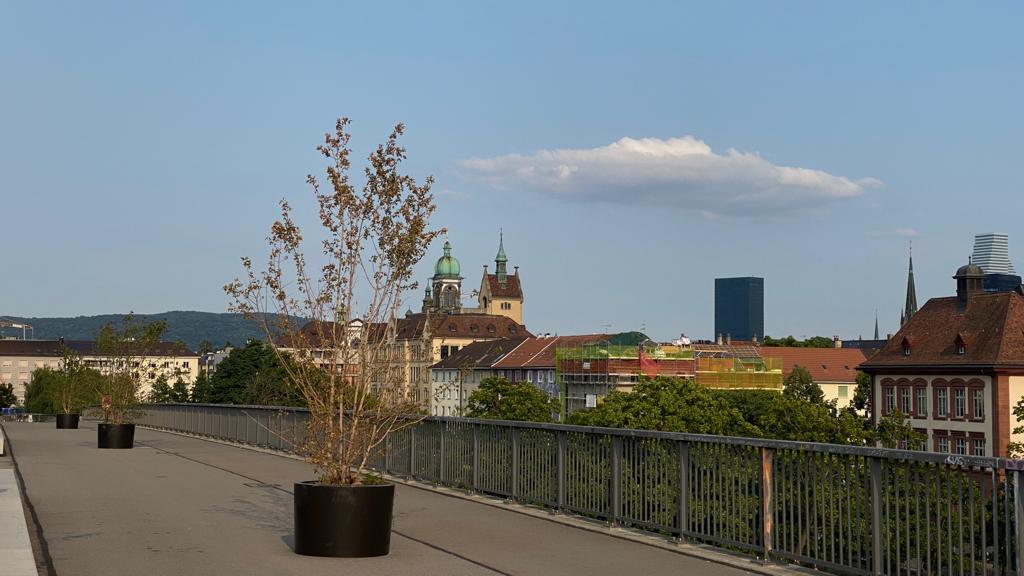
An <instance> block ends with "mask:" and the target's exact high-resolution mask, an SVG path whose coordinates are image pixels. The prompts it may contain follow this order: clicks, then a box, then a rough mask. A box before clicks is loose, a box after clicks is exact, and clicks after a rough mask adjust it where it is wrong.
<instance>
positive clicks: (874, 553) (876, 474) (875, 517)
mask: <svg viewBox="0 0 1024 576" xmlns="http://www.w3.org/2000/svg"><path fill="white" fill-rule="evenodd" d="M870 465H871V561H872V567H871V573H872V574H874V575H875V576H881V575H882V463H881V462H880V461H879V460H878V458H871V459H870Z"/></svg>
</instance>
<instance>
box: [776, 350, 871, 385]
mask: <svg viewBox="0 0 1024 576" xmlns="http://www.w3.org/2000/svg"><path fill="white" fill-rule="evenodd" d="M761 357H762V358H778V359H780V360H782V374H783V376H784V377H785V376H789V373H790V372H792V371H793V368H796V367H797V366H800V367H802V368H805V369H807V371H808V372H810V373H811V378H812V379H813V380H814V381H815V382H855V381H856V380H857V366H858V365H859V364H860V363H862V362H864V360H865V357H864V351H863V350H860V349H859V348H790V347H785V346H765V347H763V348H761Z"/></svg>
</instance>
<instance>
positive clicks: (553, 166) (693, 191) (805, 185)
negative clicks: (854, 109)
mask: <svg viewBox="0 0 1024 576" xmlns="http://www.w3.org/2000/svg"><path fill="white" fill-rule="evenodd" d="M459 167H460V169H461V171H462V172H463V173H464V174H465V175H467V176H469V177H471V178H476V179H478V180H480V181H483V182H485V183H487V184H489V185H491V186H494V187H496V188H499V189H512V188H524V187H525V188H528V189H532V190H535V191H538V192H541V193H544V194H548V195H551V196H555V197H559V198H564V199H567V200H577V201H595V200H596V201H604V202H612V203H620V204H637V203H641V204H648V205H656V206H666V207H673V208H680V209H685V210H694V211H696V212H698V213H699V214H702V215H704V216H705V217H707V216H709V215H718V214H733V215H754V214H761V213H766V212H774V213H781V212H793V211H799V210H803V209H814V208H822V207H825V206H827V205H829V204H832V203H834V202H836V201H840V200H843V199H846V198H853V197H856V196H859V195H861V194H862V193H863V192H864V189H865V188H869V187H875V186H880V185H881V182H879V181H878V180H875V179H874V178H863V179H859V180H850V179H849V178H845V177H842V176H833V175H831V174H829V173H827V172H823V171H821V170H814V169H810V168H797V167H791V166H778V165H775V164H772V163H771V162H769V161H767V160H765V159H763V158H761V157H760V156H759V155H757V154H752V153H745V152H738V151H736V150H732V149H730V150H727V151H726V152H725V153H724V154H716V153H715V152H713V151H712V150H711V147H710V146H708V145H707V144H705V143H704V142H703V141H702V140H698V139H697V138H695V137H693V136H684V137H682V138H670V139H668V140H661V139H658V138H643V139H634V138H622V139H621V140H619V141H618V142H615V143H613V144H609V145H608V146H602V147H599V148H583V149H557V150H539V151H537V152H535V153H533V154H529V155H522V154H507V155H504V156H496V157H493V158H471V159H468V160H463V161H461V162H460V163H459Z"/></svg>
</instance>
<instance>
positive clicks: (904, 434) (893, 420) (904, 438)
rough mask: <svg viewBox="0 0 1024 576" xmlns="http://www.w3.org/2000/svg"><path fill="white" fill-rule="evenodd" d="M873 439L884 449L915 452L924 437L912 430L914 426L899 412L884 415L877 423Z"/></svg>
mask: <svg viewBox="0 0 1024 576" xmlns="http://www.w3.org/2000/svg"><path fill="white" fill-rule="evenodd" d="M875 439H876V440H877V441H878V442H879V443H881V444H882V446H883V447H885V448H900V449H903V450H916V449H917V447H918V445H920V443H921V442H922V441H923V440H924V436H922V435H921V434H919V433H917V432H916V431H915V430H914V425H913V424H911V422H910V420H909V419H908V418H907V417H906V416H904V415H903V414H901V413H900V412H899V411H893V412H890V413H889V414H886V415H885V416H883V417H882V419H881V420H880V421H879V422H878V427H877V428H876V429H875Z"/></svg>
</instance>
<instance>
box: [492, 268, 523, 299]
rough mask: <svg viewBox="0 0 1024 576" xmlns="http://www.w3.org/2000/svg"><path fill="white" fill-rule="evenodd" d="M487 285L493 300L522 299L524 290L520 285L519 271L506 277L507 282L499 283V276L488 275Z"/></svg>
mask: <svg viewBox="0 0 1024 576" xmlns="http://www.w3.org/2000/svg"><path fill="white" fill-rule="evenodd" d="M487 285H488V287H489V288H490V289H491V298H522V297H523V288H522V286H521V285H520V284H519V271H518V270H517V271H516V273H515V274H508V275H506V276H505V282H504V283H502V282H498V275H497V274H487Z"/></svg>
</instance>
